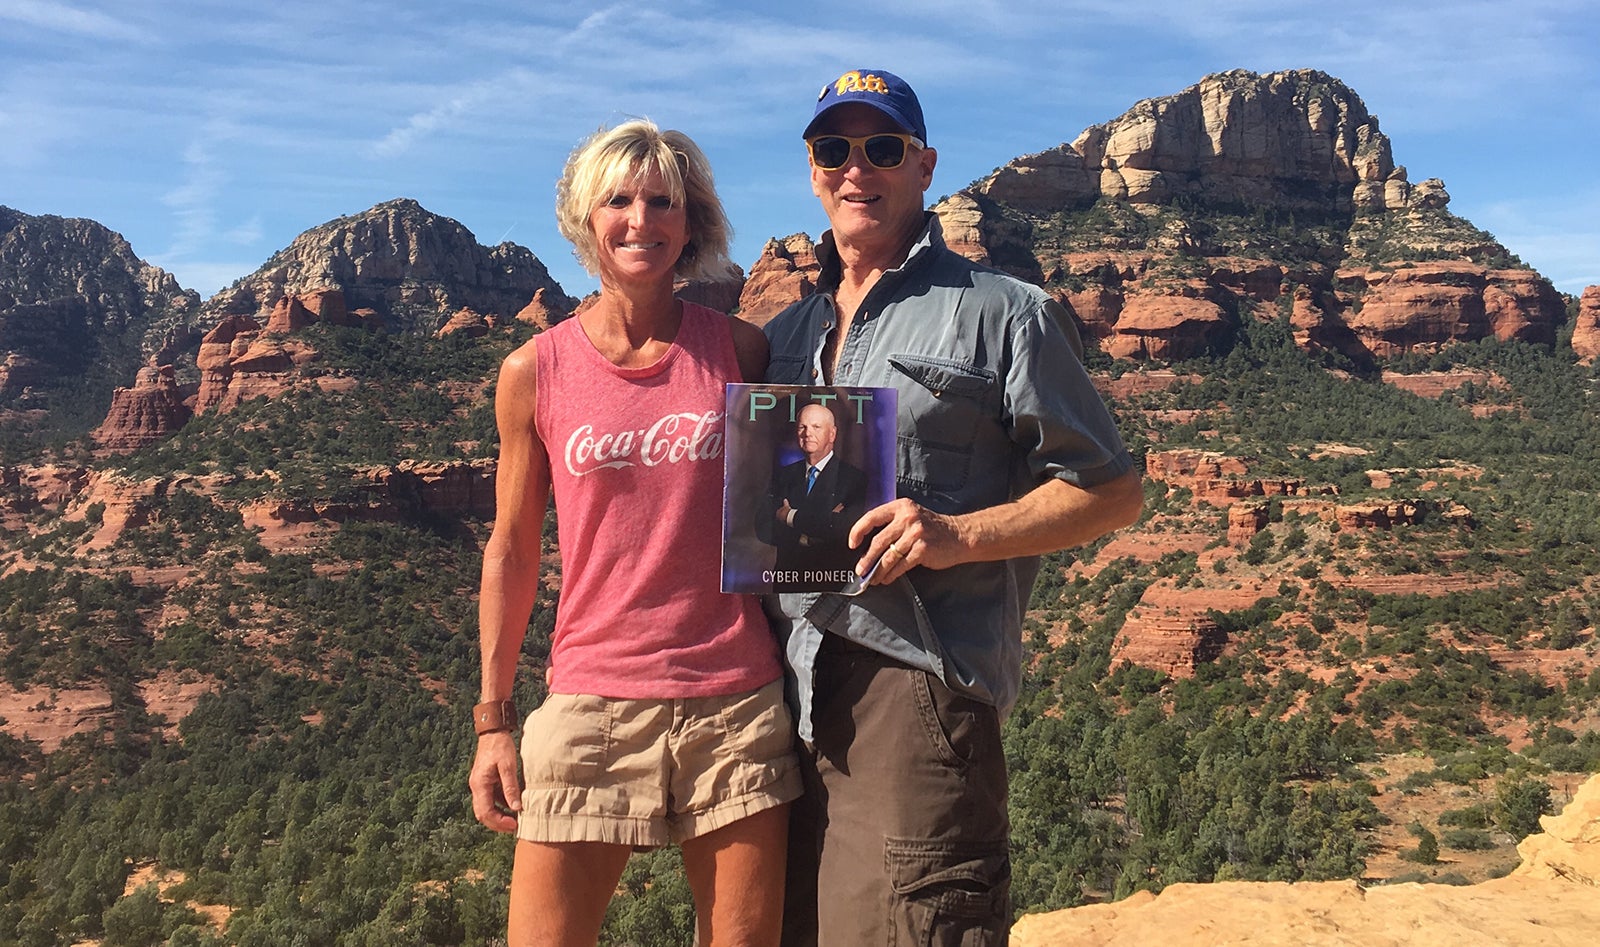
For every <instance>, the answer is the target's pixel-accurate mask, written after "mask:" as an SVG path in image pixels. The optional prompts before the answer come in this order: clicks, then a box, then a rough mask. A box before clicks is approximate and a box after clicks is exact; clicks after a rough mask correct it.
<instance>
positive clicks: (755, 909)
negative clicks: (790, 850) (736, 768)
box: [682, 805, 789, 947]
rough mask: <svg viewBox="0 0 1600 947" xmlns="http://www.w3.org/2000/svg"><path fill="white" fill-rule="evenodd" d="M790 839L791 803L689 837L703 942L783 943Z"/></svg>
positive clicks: (730, 945) (735, 946)
mask: <svg viewBox="0 0 1600 947" xmlns="http://www.w3.org/2000/svg"><path fill="white" fill-rule="evenodd" d="M788 841H789V807H788V805H781V806H777V807H774V808H772V809H765V810H762V811H761V812H758V813H756V814H755V815H753V816H747V817H746V818H743V819H740V820H739V821H737V822H735V823H733V824H731V825H725V826H723V827H722V828H720V829H717V830H716V831H714V832H707V833H706V834H705V835H702V836H700V837H698V838H693V839H689V840H688V841H686V842H684V843H683V846H682V848H683V864H684V868H685V870H686V871H687V872H688V875H689V889H690V890H691V891H693V892H694V905H695V924H696V928H697V934H698V938H697V943H698V944H699V947H766V945H776V944H777V943H778V935H779V932H780V931H781V929H782V926H783V870H784V861H785V851H786V846H787V844H788Z"/></svg>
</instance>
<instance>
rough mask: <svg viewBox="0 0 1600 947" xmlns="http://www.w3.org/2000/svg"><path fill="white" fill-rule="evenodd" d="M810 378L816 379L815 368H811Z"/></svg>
mask: <svg viewBox="0 0 1600 947" xmlns="http://www.w3.org/2000/svg"><path fill="white" fill-rule="evenodd" d="M811 377H812V378H815V377H817V370H816V369H815V368H813V369H812V370H811Z"/></svg>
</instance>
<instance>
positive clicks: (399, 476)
mask: <svg viewBox="0 0 1600 947" xmlns="http://www.w3.org/2000/svg"><path fill="white" fill-rule="evenodd" d="M495 468H496V464H495V462H494V461H493V460H490V459H479V460H472V461H416V460H403V461H401V462H400V463H399V464H397V465H395V466H393V467H382V468H378V469H376V470H372V471H369V472H368V477H369V479H370V480H371V482H372V483H374V484H376V485H377V486H379V487H380V488H381V489H382V490H383V491H384V493H385V494H386V495H387V496H389V497H391V498H394V499H396V500H398V501H406V502H409V501H410V500H411V499H412V498H414V499H415V503H416V504H417V505H418V506H419V507H420V508H421V509H422V510H423V511H425V512H428V513H441V514H447V515H452V516H463V515H465V516H477V517H480V518H483V519H492V518H493V517H494V510H495V504H494V480H495Z"/></svg>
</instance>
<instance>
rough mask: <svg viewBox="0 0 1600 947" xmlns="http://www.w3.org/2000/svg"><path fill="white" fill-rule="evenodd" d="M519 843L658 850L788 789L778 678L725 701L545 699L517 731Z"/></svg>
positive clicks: (796, 778) (773, 802)
mask: <svg viewBox="0 0 1600 947" xmlns="http://www.w3.org/2000/svg"><path fill="white" fill-rule="evenodd" d="M522 780H523V790H522V812H521V814H520V815H519V816H518V817H517V837H518V838H521V839H527V840H528V841H530V842H607V843H611V844H616V845H633V846H659V845H666V844H667V843H669V842H681V841H683V840H684V839H690V838H694V837H696V836H699V835H704V834H705V833H707V832H711V831H713V830H715V829H719V828H722V827H723V826H725V825H729V824H731V823H733V822H737V821H738V820H740V819H742V818H745V817H746V816H751V815H755V814H756V813H758V812H761V811H763V810H765V809H770V808H772V807H774V806H779V805H782V804H784V803H786V802H790V801H792V800H794V799H795V798H797V797H798V796H799V795H800V774H799V766H798V763H797V761H796V758H795V754H794V724H793V721H792V719H791V717H790V715H789V709H788V707H787V706H786V705H785V704H784V702H783V681H782V679H779V680H776V681H773V682H772V683H771V684H768V685H767V686H765V687H763V688H761V689H759V690H754V691H749V692H746V693H743V694H734V695H730V696H726V697H690V698H675V699H663V700H625V699H615V698H607V697H593V696H589V695H585V694H551V695H550V696H549V697H547V698H546V699H545V702H544V703H543V704H542V705H540V707H539V709H538V710H535V711H534V712H533V713H532V714H529V715H528V719H527V721H526V722H525V723H524V725H523V731H522Z"/></svg>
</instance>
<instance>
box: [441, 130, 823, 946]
mask: <svg viewBox="0 0 1600 947" xmlns="http://www.w3.org/2000/svg"><path fill="white" fill-rule="evenodd" d="M556 213H557V217H558V220H559V223H560V226H561V231H562V233H563V234H564V235H565V236H566V237H567V239H568V240H570V241H571V242H572V244H573V246H574V248H575V253H576V255H577V257H578V258H579V260H581V261H582V262H583V263H584V265H585V266H586V267H587V268H588V269H589V270H590V272H592V273H595V274H596V275H598V276H599V279H600V296H599V299H598V301H597V302H596V303H595V304H594V305H593V306H591V307H589V308H588V309H585V310H584V311H583V312H582V313H580V314H579V315H577V316H575V317H573V318H571V319H568V320H567V321H565V322H563V323H561V324H559V325H557V326H555V327H554V328H552V329H550V330H549V331H547V332H545V333H543V334H541V335H539V336H536V337H535V338H534V339H533V340H532V341H530V342H528V343H527V344H526V345H524V346H522V347H521V348H520V349H518V350H517V351H516V352H513V353H512V354H511V355H510V356H509V357H508V358H507V359H506V361H505V363H504V365H503V366H502V367H501V370H500V378H499V386H498V390H497V392H496V395H495V414H496V418H497V421H498V424H499V429H500V461H499V473H498V482H497V484H496V501H497V505H498V506H497V513H496V519H495V524H494V530H493V532H492V534H491V535H490V537H489V541H488V545H487V547H486V548H485V550H484V560H483V579H482V587H481V597H480V606H479V626H480V635H481V640H480V648H481V654H482V661H483V669H482V670H483V676H482V694H481V699H482V701H483V702H482V703H480V704H479V705H478V707H477V708H476V709H475V711H474V718H475V724H476V728H477V730H478V732H479V737H478V749H477V755H476V758H475V760H474V762H473V767H472V774H471V777H470V784H471V787H472V796H473V809H474V812H475V814H476V815H477V817H478V819H479V821H481V822H482V823H483V824H484V825H486V826H488V827H489V828H491V829H494V830H496V831H500V832H512V831H514V832H515V833H516V836H517V849H516V860H515V863H514V868H513V871H512V880H511V911H510V922H509V925H508V934H509V941H510V943H511V944H513V945H523V944H541V945H544V944H562V945H567V944H572V945H577V944H593V943H595V941H596V939H597V937H598V934H599V931H600V927H601V923H602V921H603V919H604V915H605V909H606V905H607V904H608V903H609V901H610V898H611V894H612V892H613V891H614V890H615V888H616V884H617V881H618V879H619V877H620V876H621V873H622V870H623V868H624V866H625V864H626V862H627V860H628V856H629V853H630V852H631V851H632V850H633V849H634V848H636V847H654V846H660V845H665V844H668V843H677V844H678V845H679V846H680V847H681V848H682V851H683V859H684V864H685V867H686V870H687V873H688V880H689V885H690V888H691V890H692V891H693V893H694V898H695V907H696V912H697V925H698V935H699V936H698V940H699V943H701V944H704V945H713V944H741V945H748V944H776V943H777V941H778V928H779V924H780V917H781V913H782V902H783V873H784V854H785V838H786V833H787V827H788V803H789V802H790V801H791V800H793V799H794V798H795V797H796V796H798V795H799V792H800V783H799V777H798V770H797V764H796V761H795V757H794V753H793V728H792V721H791V719H790V717H789V713H788V711H787V709H786V708H785V706H784V703H783V695H782V679H781V674H782V671H781V665H780V663H779V656H778V651H777V646H776V643H775V640H774V638H773V636H772V634H771V631H770V629H769V627H768V625H767V622H766V620H765V619H764V618H763V616H762V613H761V609H760V606H759V604H758V603H757V601H756V600H755V599H754V598H752V597H748V596H739V595H726V594H723V593H722V592H720V591H719V580H720V572H719V570H720V548H719V545H718V544H719V542H720V537H721V530H720V525H719V523H720V515H721V491H722V466H723V460H722V422H723V419H722V412H723V385H724V384H725V383H727V382H735V381H741V380H750V381H755V380H759V379H760V378H761V376H762V373H763V371H764V369H765V365H766V357H767V348H766V341H765V338H764V337H763V336H762V334H761V332H760V331H759V330H757V329H755V328H754V327H752V326H750V325H748V324H746V323H743V322H740V321H739V320H736V319H732V318H730V317H728V316H726V315H723V314H722V313H718V312H714V311H713V310H710V309H707V308H705V307H702V306H698V305H695V304H692V303H686V302H683V301H680V300H678V299H676V298H675V297H674V296H673V293H672V285H673V280H674V278H675V277H679V276H685V277H695V276H703V275H711V274H715V273H718V272H719V271H724V270H725V269H726V268H727V267H728V261H727V243H728V229H729V228H728V224H727V219H726V217H725V216H724V214H723V211H722V207H721V203H720V202H719V201H718V199H717V195H716V191H715V189H714V187H713V183H712V177H711V171H710V167H709V165H708V164H707V162H706V159H705V157H704V155H702V154H701V152H700V149H699V148H697V147H696V146H695V145H694V143H693V142H692V141H690V139H689V138H688V137H687V136H685V135H683V134H682V133H681V132H676V131H661V130H660V129H658V128H656V126H655V125H653V124H651V123H650V122H647V121H631V122H628V123H626V124H623V125H620V126H618V127H616V128H613V129H610V130H602V131H600V132H598V133H596V134H595V135H594V136H593V137H591V138H590V139H589V140H588V141H586V142H584V143H583V144H582V145H580V146H579V147H578V149H577V150H576V151H574V152H573V154H572V156H571V158H570V159H569V160H568V162H567V166H566V169H565V172H564V173H563V175H562V178H561V183H560V185H559V187H558V189H557V208H556ZM552 490H553V491H554V494H555V498H556V511H557V514H558V516H557V520H558V537H557V541H558V545H559V550H560V557H561V565H562V586H561V599H560V605H559V607H558V608H557V611H556V625H555V631H554V634H553V637H552V645H551V655H550V670H549V677H548V681H549V690H550V696H549V698H548V699H547V700H546V701H545V703H544V704H543V705H541V706H540V707H539V708H538V709H537V710H535V711H534V712H533V713H532V714H531V715H530V716H529V717H528V718H527V721H526V724H525V726H524V732H523V735H522V741H521V752H520V757H521V772H520V775H519V772H518V765H517V764H518V755H519V754H518V750H517V747H516V744H515V742H514V738H513V735H512V732H511V730H512V728H513V727H514V726H515V725H516V724H517V723H518V722H519V721H518V720H517V718H516V716H515V714H514V712H513V711H512V710H511V708H510V707H509V706H508V698H509V697H510V695H511V691H512V682H513V678H514V676H515V673H516V664H517V656H518V653H519V651H520V649H521V645H522V640H523V635H524V633H525V630H526V628H527V624H528V617H529V614H530V611H531V609H532V606H533V602H534V595H535V590H536V588H537V586H538V582H539V537H540V533H541V529H542V526H543V523H544V517H545V505H546V502H547V500H548V498H549V496H550V494H551V492H552Z"/></svg>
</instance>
